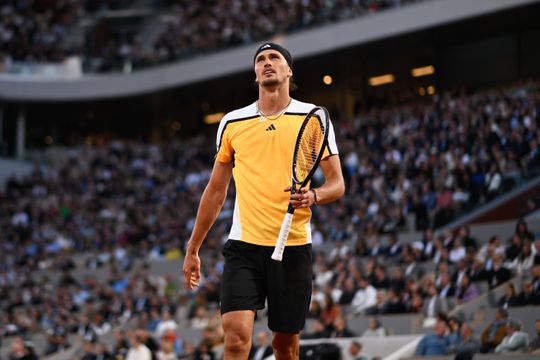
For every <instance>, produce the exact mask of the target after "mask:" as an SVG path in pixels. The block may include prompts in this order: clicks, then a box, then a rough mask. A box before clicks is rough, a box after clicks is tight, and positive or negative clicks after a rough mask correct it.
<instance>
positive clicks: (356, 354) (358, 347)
mask: <svg viewBox="0 0 540 360" xmlns="http://www.w3.org/2000/svg"><path fill="white" fill-rule="evenodd" d="M362 348H363V345H362V343H361V342H359V341H351V344H350V345H349V349H348V354H347V355H348V356H347V358H346V359H348V360H368V358H367V357H366V356H364V355H362Z"/></svg>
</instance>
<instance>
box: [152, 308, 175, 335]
mask: <svg viewBox="0 0 540 360" xmlns="http://www.w3.org/2000/svg"><path fill="white" fill-rule="evenodd" d="M176 329H178V324H177V323H176V321H174V319H173V318H172V316H171V313H170V312H169V311H168V310H164V311H163V313H162V314H161V321H160V322H159V324H158V325H157V327H156V337H157V338H158V339H159V338H161V337H162V336H163V334H165V332H166V331H167V330H172V331H176Z"/></svg>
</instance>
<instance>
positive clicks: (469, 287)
mask: <svg viewBox="0 0 540 360" xmlns="http://www.w3.org/2000/svg"><path fill="white" fill-rule="evenodd" d="M478 295H480V292H479V291H478V289H477V288H476V285H474V284H473V283H471V280H470V279H469V276H468V275H464V276H463V277H462V278H461V283H460V284H459V286H458V288H457V289H456V301H457V302H458V303H459V304H465V303H467V302H469V301H471V300H473V299H474V298H476V297H477V296H478Z"/></svg>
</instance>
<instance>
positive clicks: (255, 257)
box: [183, 43, 344, 360]
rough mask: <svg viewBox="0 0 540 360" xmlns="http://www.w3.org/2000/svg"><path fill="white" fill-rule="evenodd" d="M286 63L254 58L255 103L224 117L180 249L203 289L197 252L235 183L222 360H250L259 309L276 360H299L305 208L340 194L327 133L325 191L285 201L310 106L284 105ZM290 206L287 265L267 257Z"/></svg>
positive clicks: (307, 283)
mask: <svg viewBox="0 0 540 360" xmlns="http://www.w3.org/2000/svg"><path fill="white" fill-rule="evenodd" d="M292 63H293V60H292V56H291V54H290V53H289V51H288V50H286V49H285V48H283V47H282V46H280V45H278V44H275V43H265V44H263V45H261V46H260V47H259V48H258V49H257V51H256V53H255V56H254V70H255V76H256V80H255V81H256V82H257V84H258V87H259V99H258V101H256V102H255V103H253V104H251V105H248V106H246V107H244V108H241V109H238V110H235V111H232V112H230V113H228V114H227V115H225V117H224V118H223V119H222V121H221V123H220V126H219V129H218V133H217V139H216V146H217V154H216V161H215V163H214V168H213V171H212V175H211V177H210V180H209V183H208V185H207V187H206V189H205V191H204V193H203V195H202V197H201V202H200V204H199V210H198V212H197V219H196V221H195V226H194V228H193V232H192V234H191V238H190V240H189V242H188V244H187V248H186V257H185V259H184V266H183V272H184V277H185V281H186V284H187V286H188V288H190V289H192V288H194V287H196V286H198V285H199V279H200V259H199V256H198V252H199V249H200V247H201V244H202V242H203V240H204V238H205V236H206V234H207V233H208V231H209V229H210V227H211V226H212V225H213V223H214V221H215V219H216V217H217V216H218V214H219V212H220V210H221V207H222V206H223V203H224V201H225V198H226V194H227V189H228V184H229V181H230V177H231V175H232V176H233V177H234V181H235V185H236V201H235V207H234V215H233V223H232V227H231V231H230V234H229V241H227V243H226V244H225V245H224V247H223V255H224V257H225V267H224V270H223V278H222V284H221V299H220V300H221V314H222V323H223V329H224V332H225V349H224V356H225V359H226V360H230V359H247V357H248V354H249V350H250V348H251V337H252V333H253V323H254V320H255V314H256V311H257V310H259V309H262V308H264V304H265V301H267V302H268V326H269V328H270V330H272V332H273V339H272V347H273V349H274V354H275V356H276V359H278V360H281V359H298V356H299V345H298V339H299V337H298V334H299V332H300V331H301V330H302V329H303V327H304V324H305V318H306V314H307V311H308V309H309V303H310V298H311V277H312V268H311V266H312V261H311V229H310V218H311V210H310V206H311V205H313V204H315V203H316V204H326V203H329V202H331V201H334V200H336V199H338V198H339V197H341V196H342V195H343V192H344V182H343V175H342V173H341V164H340V161H339V157H338V156H337V154H338V149H337V146H336V141H335V135H334V130H333V127H332V125H331V124H330V127H329V134H328V144H327V148H326V149H325V152H324V155H323V158H322V160H321V163H320V166H321V168H322V170H323V173H324V175H325V178H326V181H325V183H324V184H323V185H322V186H320V187H318V188H316V189H308V188H303V189H301V191H299V192H297V193H295V194H293V195H290V193H289V192H288V191H289V188H288V187H287V185H290V183H291V168H292V164H291V162H292V156H293V150H294V144H295V140H296V136H297V134H298V130H299V128H300V126H301V124H302V121H303V119H304V117H305V115H306V114H307V113H308V112H309V111H310V110H311V109H312V108H313V107H314V106H315V105H313V104H307V103H303V102H300V101H297V100H295V99H292V98H291V97H290V95H289V91H290V86H291V85H292V83H291V77H292V75H293V73H292ZM284 190H285V191H284ZM289 203H290V204H291V205H292V206H294V207H295V209H296V210H295V213H294V217H293V224H292V227H291V231H290V233H289V237H288V241H287V247H286V249H285V253H284V256H283V261H281V262H278V261H274V260H272V259H271V258H270V256H271V254H272V251H273V249H274V246H275V244H276V240H277V237H278V234H279V230H280V227H281V223H282V220H283V217H284V216H285V212H286V209H287V206H288V204H289Z"/></svg>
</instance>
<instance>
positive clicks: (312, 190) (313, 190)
mask: <svg viewBox="0 0 540 360" xmlns="http://www.w3.org/2000/svg"><path fill="white" fill-rule="evenodd" d="M309 190H311V192H312V193H313V197H314V198H315V201H314V204H316V203H317V202H318V200H317V193H316V192H315V189H309Z"/></svg>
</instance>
